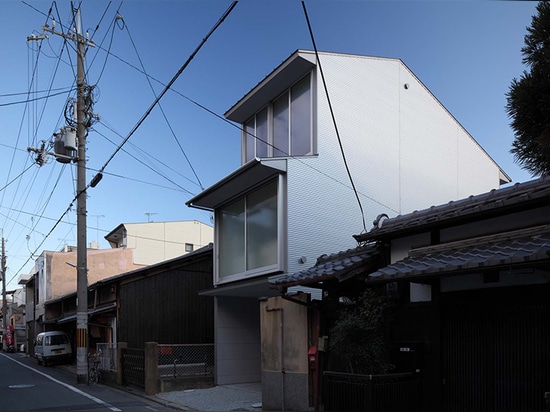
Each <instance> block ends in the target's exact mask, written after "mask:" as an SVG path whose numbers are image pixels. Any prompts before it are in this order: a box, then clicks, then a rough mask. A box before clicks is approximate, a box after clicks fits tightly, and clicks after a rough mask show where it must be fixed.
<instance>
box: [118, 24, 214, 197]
mask: <svg viewBox="0 0 550 412" xmlns="http://www.w3.org/2000/svg"><path fill="white" fill-rule="evenodd" d="M123 22H124V20H123ZM124 27H125V28H126V32H127V33H128V37H129V38H130V42H131V43H132V46H133V47H134V51H135V52H136V55H137V58H138V60H139V64H140V65H141V68H142V70H143V72H144V73H145V78H146V79H147V83H148V84H149V87H150V88H151V91H152V92H153V96H155V97H156V94H155V89H154V88H153V85H152V84H151V80H150V79H149V75H148V74H147V73H146V71H145V65H144V64H143V61H142V60H141V56H140V55H139V53H138V51H137V47H136V44H135V43H134V39H133V38H132V35H131V33H130V29H129V28H128V25H127V24H126V22H124ZM159 109H160V112H161V113H162V116H163V117H164V121H165V122H166V124H167V126H168V128H169V129H170V132H171V134H172V137H173V138H174V140H175V141H176V143H177V145H178V147H179V148H180V151H181V153H182V154H183V157H185V160H186V161H187V164H188V165H189V167H190V168H191V171H192V172H193V174H194V175H195V178H196V179H197V182H198V183H199V186H200V188H201V190H204V186H203V185H202V182H201V180H200V179H199V176H198V175H197V172H196V171H195V168H194V167H193V165H192V164H191V161H190V160H189V157H188V156H187V153H185V150H183V147H182V145H181V143H180V141H179V140H178V138H177V136H176V133H175V132H174V129H173V128H172V125H171V124H170V121H169V120H168V117H166V113H165V112H164V109H163V107H162V105H161V104H160V102H159Z"/></svg>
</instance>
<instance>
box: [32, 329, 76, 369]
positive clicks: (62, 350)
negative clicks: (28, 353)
mask: <svg viewBox="0 0 550 412" xmlns="http://www.w3.org/2000/svg"><path fill="white" fill-rule="evenodd" d="M34 357H35V358H36V360H37V361H38V364H39V365H41V364H42V363H44V366H48V364H51V363H54V362H55V363H66V362H69V361H71V360H72V358H73V351H72V348H71V341H70V339H69V336H68V335H67V334H66V333H65V332H61V331H52V332H42V333H39V334H38V335H37V336H36V340H35V342H34Z"/></svg>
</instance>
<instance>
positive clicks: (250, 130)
mask: <svg viewBox="0 0 550 412" xmlns="http://www.w3.org/2000/svg"><path fill="white" fill-rule="evenodd" d="M244 134H245V136H244V138H245V140H246V147H245V150H246V152H245V154H244V158H245V163H246V162H248V161H249V160H251V159H253V158H254V156H256V155H255V153H254V152H255V151H254V140H256V139H254V135H255V134H256V133H255V130H254V118H252V119H251V120H249V121H248V122H247V123H245V125H244Z"/></svg>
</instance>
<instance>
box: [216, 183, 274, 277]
mask: <svg viewBox="0 0 550 412" xmlns="http://www.w3.org/2000/svg"><path fill="white" fill-rule="evenodd" d="M277 188H278V183H277V181H273V182H271V183H269V184H267V185H265V186H262V187H261V188H259V189H256V190H255V191H253V192H251V193H249V194H247V195H246V196H243V197H242V198H239V199H237V200H235V201H233V202H232V203H230V204H228V205H226V206H224V207H221V208H220V209H218V210H217V221H216V222H217V226H218V279H219V280H220V281H224V280H233V279H232V278H233V276H232V275H240V274H241V275H243V276H244V275H248V274H250V275H253V274H260V273H263V272H264V271H267V270H270V269H272V268H274V267H276V266H277V264H278V240H277V239H278V236H277V234H278V204H277V198H278V197H277Z"/></svg>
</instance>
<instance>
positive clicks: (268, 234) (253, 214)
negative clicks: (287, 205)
mask: <svg viewBox="0 0 550 412" xmlns="http://www.w3.org/2000/svg"><path fill="white" fill-rule="evenodd" d="M246 234H247V244H248V250H247V264H246V266H247V270H251V269H257V268H261V267H264V266H268V265H273V264H275V263H277V182H276V181H275V182H273V183H270V184H268V185H266V186H264V187H262V188H261V189H258V190H256V191H255V192H253V193H251V194H250V195H248V197H247V213H246Z"/></svg>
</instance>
